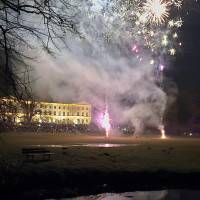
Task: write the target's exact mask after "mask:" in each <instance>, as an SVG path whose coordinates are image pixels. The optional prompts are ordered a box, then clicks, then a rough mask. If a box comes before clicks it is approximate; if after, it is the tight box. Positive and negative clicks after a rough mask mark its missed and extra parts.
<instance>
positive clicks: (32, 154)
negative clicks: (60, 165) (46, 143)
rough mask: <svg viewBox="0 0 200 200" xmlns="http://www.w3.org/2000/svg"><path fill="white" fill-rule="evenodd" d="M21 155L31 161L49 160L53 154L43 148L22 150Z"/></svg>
mask: <svg viewBox="0 0 200 200" xmlns="http://www.w3.org/2000/svg"><path fill="white" fill-rule="evenodd" d="M22 154H23V155H24V156H26V159H27V160H29V161H33V160H34V159H35V158H36V157H38V158H39V159H40V160H51V155H53V154H54V153H52V152H50V151H49V150H47V149H45V148H23V149H22Z"/></svg>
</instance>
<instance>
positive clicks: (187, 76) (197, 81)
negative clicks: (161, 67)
mask: <svg viewBox="0 0 200 200" xmlns="http://www.w3.org/2000/svg"><path fill="white" fill-rule="evenodd" d="M186 10H187V11H188V15H187V14H186ZM183 12H184V13H183V14H184V18H183V20H184V25H183V27H182V28H181V30H180V37H181V41H182V44H183V46H182V51H181V52H180V53H179V54H178V55H177V57H176V59H175V62H174V64H173V72H174V78H175V81H176V83H177V85H178V88H179V90H187V91H191V92H194V91H195V92H200V77H199V75H200V63H199V61H200V3H194V4H193V5H191V7H189V6H185V8H184V9H183Z"/></svg>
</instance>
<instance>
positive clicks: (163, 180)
mask: <svg viewBox="0 0 200 200" xmlns="http://www.w3.org/2000/svg"><path fill="white" fill-rule="evenodd" d="M5 175H6V176H7V179H6V182H2V181H1V197H4V198H3V199H22V200H23V199H30V200H32V199H34V200H37V199H47V198H56V199H58V198H63V197H65V198H67V197H75V196H80V195H90V194H97V193H104V192H127V191H147V190H148V191H150V190H163V189H200V181H199V180H200V173H199V172H198V173H175V172H167V171H156V172H127V171H115V172H103V171H96V170H94V171H93V170H89V169H85V170H84V169H83V170H70V171H69V170H66V171H65V170H63V171H62V173H57V172H56V171H53V170H47V171H45V172H44V171H43V172H41V173H39V172H34V171H32V172H31V173H29V174H23V173H21V174H16V173H14V172H9V173H7V174H5ZM1 180H2V179H1Z"/></svg>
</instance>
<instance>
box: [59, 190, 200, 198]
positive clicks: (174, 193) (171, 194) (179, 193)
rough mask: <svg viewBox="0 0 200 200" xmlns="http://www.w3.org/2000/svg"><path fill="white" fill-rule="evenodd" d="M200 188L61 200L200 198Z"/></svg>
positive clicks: (111, 194)
mask: <svg viewBox="0 0 200 200" xmlns="http://www.w3.org/2000/svg"><path fill="white" fill-rule="evenodd" d="M199 199H200V190H161V191H145V192H125V193H119V194H116V193H104V194H98V195H90V196H81V197H75V198H63V199H61V200H199Z"/></svg>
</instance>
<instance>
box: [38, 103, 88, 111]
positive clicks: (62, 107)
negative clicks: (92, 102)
mask: <svg viewBox="0 0 200 200" xmlns="http://www.w3.org/2000/svg"><path fill="white" fill-rule="evenodd" d="M40 108H49V109H51V108H53V109H57V108H58V109H64V110H65V109H72V110H73V109H74V110H84V109H85V110H89V109H88V107H74V106H47V105H42V104H40Z"/></svg>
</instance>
